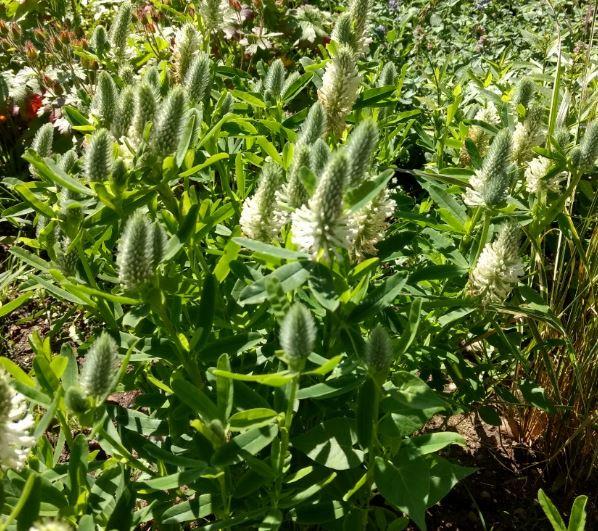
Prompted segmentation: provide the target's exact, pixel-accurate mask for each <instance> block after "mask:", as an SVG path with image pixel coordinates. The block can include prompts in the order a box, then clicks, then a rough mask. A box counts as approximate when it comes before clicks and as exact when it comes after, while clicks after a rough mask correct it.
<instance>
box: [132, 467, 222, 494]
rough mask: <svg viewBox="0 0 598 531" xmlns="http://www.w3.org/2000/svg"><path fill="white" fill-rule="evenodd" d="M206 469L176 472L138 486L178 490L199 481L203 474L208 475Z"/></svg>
mask: <svg viewBox="0 0 598 531" xmlns="http://www.w3.org/2000/svg"><path fill="white" fill-rule="evenodd" d="M206 470H210V469H206V468H198V469H189V470H184V471H182V472H176V473H174V474H169V475H168V476H162V477H159V478H155V479H146V480H143V481H139V482H138V483H137V484H136V487H138V488H149V489H155V490H168V489H178V488H179V487H182V486H184V485H189V484H191V483H193V482H194V481H195V480H196V479H199V478H200V477H201V476H202V475H203V474H205V473H206Z"/></svg>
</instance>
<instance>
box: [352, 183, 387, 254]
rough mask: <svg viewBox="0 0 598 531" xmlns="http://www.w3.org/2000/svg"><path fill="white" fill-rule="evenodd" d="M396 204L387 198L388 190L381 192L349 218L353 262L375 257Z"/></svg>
mask: <svg viewBox="0 0 598 531" xmlns="http://www.w3.org/2000/svg"><path fill="white" fill-rule="evenodd" d="M395 207H396V203H395V201H394V200H393V199H391V198H390V197H389V193H388V190H383V191H382V192H381V193H380V194H379V195H378V196H377V197H376V198H374V200H373V201H372V202H371V203H370V204H369V205H368V206H366V207H365V208H363V209H362V210H360V211H359V212H357V214H355V215H353V216H351V226H352V227H353V233H354V234H355V236H354V241H353V246H352V247H351V256H352V258H353V259H354V260H364V259H365V258H367V257H368V256H375V255H376V254H377V252H378V249H377V248H376V245H377V244H378V243H379V242H380V240H381V239H382V238H383V237H384V233H385V232H386V229H387V227H388V219H389V218H390V217H391V216H392V215H393V214H394V210H395Z"/></svg>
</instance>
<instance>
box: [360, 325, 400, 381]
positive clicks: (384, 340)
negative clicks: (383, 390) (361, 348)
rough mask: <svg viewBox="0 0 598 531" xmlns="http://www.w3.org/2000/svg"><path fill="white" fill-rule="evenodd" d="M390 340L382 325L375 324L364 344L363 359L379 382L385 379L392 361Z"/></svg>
mask: <svg viewBox="0 0 598 531" xmlns="http://www.w3.org/2000/svg"><path fill="white" fill-rule="evenodd" d="M393 357H394V356H393V348H392V341H391V340H390V336H389V335H388V332H387V331H386V330H385V328H384V327H383V326H382V325H378V326H376V328H374V330H372V333H371V334H370V337H369V339H368V342H367V344H366V351H365V359H366V362H367V365H368V368H369V370H370V372H371V373H372V375H373V376H374V377H375V378H376V380H378V381H379V382H380V381H381V380H382V383H383V380H385V379H386V377H387V375H388V371H389V370H390V366H391V365H392V362H393Z"/></svg>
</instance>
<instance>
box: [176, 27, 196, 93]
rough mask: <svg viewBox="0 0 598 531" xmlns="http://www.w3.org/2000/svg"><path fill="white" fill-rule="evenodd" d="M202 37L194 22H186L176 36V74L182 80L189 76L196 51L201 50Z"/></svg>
mask: <svg viewBox="0 0 598 531" xmlns="http://www.w3.org/2000/svg"><path fill="white" fill-rule="evenodd" d="M200 45H201V38H200V36H199V32H198V31H197V30H196V29H195V27H194V26H193V25H192V24H185V25H184V26H183V27H182V29H181V30H180V31H179V33H178V34H177V36H176V47H175V52H174V55H175V61H176V74H177V77H178V79H179V80H180V81H181V82H182V81H183V80H184V79H185V77H186V76H187V72H188V70H189V66H190V65H191V62H192V61H193V58H194V56H195V53H196V52H197V51H198V50H199V48H200Z"/></svg>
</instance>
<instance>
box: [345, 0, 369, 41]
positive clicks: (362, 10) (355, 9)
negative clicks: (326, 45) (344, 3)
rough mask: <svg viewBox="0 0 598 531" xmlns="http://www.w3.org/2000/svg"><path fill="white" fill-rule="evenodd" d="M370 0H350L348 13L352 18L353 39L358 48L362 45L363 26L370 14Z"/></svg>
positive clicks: (364, 26)
mask: <svg viewBox="0 0 598 531" xmlns="http://www.w3.org/2000/svg"><path fill="white" fill-rule="evenodd" d="M370 7H371V0H351V3H350V4H349V13H351V18H352V19H353V27H354V28H355V39H356V42H357V44H358V46H359V48H362V47H363V41H364V37H365V28H366V25H367V21H368V16H369V14H370Z"/></svg>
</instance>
